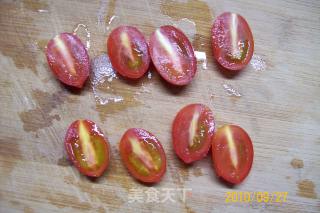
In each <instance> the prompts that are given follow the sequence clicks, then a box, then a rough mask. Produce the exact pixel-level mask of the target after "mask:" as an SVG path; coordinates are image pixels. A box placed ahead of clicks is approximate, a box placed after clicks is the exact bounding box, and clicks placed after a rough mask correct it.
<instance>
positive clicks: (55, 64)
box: [46, 33, 90, 88]
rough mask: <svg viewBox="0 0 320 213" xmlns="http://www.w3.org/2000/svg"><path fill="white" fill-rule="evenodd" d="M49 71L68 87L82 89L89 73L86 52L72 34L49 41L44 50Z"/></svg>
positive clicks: (60, 35) (63, 34) (65, 34)
mask: <svg viewBox="0 0 320 213" xmlns="http://www.w3.org/2000/svg"><path fill="white" fill-rule="evenodd" d="M46 56H47V61H48V64H49V67H50V69H51V71H52V72H53V73H54V74H55V75H56V77H57V78H58V79H59V80H60V81H61V82H63V83H64V84H67V85H69V86H73V87H77V88H82V87H83V85H84V82H85V81H86V80H87V78H88V76H89V71H90V62H89V56H88V53H87V50H86V48H85V46H84V45H83V43H82V42H81V40H80V39H79V38H78V37H77V36H76V35H74V34H71V33H61V34H59V35H57V36H55V37H54V38H53V39H51V40H50V41H49V42H48V44H47V48H46Z"/></svg>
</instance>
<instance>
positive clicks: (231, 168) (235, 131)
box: [212, 125, 253, 184]
mask: <svg viewBox="0 0 320 213" xmlns="http://www.w3.org/2000/svg"><path fill="white" fill-rule="evenodd" d="M212 160H213V165H214V168H215V171H216V174H217V176H219V177H221V178H223V179H224V180H226V181H227V182H229V183H232V184H239V183H241V182H242V181H243V180H244V179H245V178H246V177H247V176H248V174H249V172H250V170H251V166H252V162H253V145H252V142H251V139H250V137H249V135H248V134H247V133H246V132H245V130H243V129H242V128H241V127H239V126H235V125H225V126H223V127H221V128H219V129H218V131H217V132H216V133H215V134H214V136H213V140H212Z"/></svg>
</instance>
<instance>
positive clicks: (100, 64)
mask: <svg viewBox="0 0 320 213" xmlns="http://www.w3.org/2000/svg"><path fill="white" fill-rule="evenodd" d="M117 78H118V77H117V74H116V72H115V71H114V69H113V67H112V65H111V62H110V60H109V57H108V56H107V55H106V54H102V55H100V56H97V57H95V58H94V59H93V60H92V72H91V75H90V80H91V86H92V90H93V94H94V97H95V99H96V101H97V102H98V103H99V104H101V105H105V104H108V103H110V102H113V103H118V102H122V101H124V98H123V97H122V96H121V95H117V94H116V93H115V90H114V89H113V88H112V86H111V85H112V81H113V80H114V79H117Z"/></svg>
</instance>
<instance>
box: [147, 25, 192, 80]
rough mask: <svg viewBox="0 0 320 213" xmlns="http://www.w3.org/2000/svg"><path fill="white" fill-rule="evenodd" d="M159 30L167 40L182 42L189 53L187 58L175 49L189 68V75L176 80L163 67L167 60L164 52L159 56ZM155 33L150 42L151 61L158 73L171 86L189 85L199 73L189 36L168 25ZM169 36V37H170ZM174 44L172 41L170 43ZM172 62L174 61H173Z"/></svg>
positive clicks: (186, 74)
mask: <svg viewBox="0 0 320 213" xmlns="http://www.w3.org/2000/svg"><path fill="white" fill-rule="evenodd" d="M157 30H160V31H161V33H163V34H164V35H166V36H167V38H169V40H170V39H175V40H176V41H178V42H180V43H181V44H183V46H184V48H185V50H186V52H187V55H188V56H187V58H183V57H182V56H181V53H180V52H179V51H178V50H177V49H175V50H174V51H175V52H176V53H177V52H178V54H179V56H178V57H179V58H180V59H182V60H184V64H185V66H186V67H187V73H185V74H183V75H182V76H180V77H179V79H174V78H172V77H170V76H172V75H171V74H170V73H169V72H170V71H168V69H166V70H165V68H164V67H163V66H164V65H163V64H164V61H166V60H167V59H166V58H164V56H163V54H164V53H163V51H162V53H161V54H158V52H161V50H160V47H159V42H158V41H157V36H156V32H157ZM157 30H156V31H155V32H153V33H152V35H151V37H150V42H149V52H150V56H151V60H152V62H153V64H154V66H155V68H156V70H157V71H158V73H159V74H160V75H161V76H162V78H163V79H165V80H166V81H167V82H169V83H170V84H173V85H176V86H184V85H187V84H189V83H190V82H191V81H192V79H193V78H194V76H195V74H196V72H197V60H196V57H195V54H194V50H193V47H192V45H191V43H190V41H189V39H188V38H187V36H186V35H185V34H184V33H183V32H182V31H181V30H179V29H177V28H175V27H173V26H170V25H166V26H161V27H160V28H159V29H157ZM168 35H169V36H168ZM170 42H171V44H172V41H170ZM171 61H173V60H172V59H171Z"/></svg>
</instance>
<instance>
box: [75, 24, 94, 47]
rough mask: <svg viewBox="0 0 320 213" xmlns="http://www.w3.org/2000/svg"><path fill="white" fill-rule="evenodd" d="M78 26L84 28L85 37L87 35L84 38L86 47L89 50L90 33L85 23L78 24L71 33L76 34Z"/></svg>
mask: <svg viewBox="0 0 320 213" xmlns="http://www.w3.org/2000/svg"><path fill="white" fill-rule="evenodd" d="M80 28H83V29H84V30H85V32H86V34H87V35H86V37H87V39H86V49H87V50H89V49H90V46H91V44H90V43H91V33H90V31H89V28H88V26H87V25H85V24H78V25H77V27H76V28H75V29H74V30H73V34H75V35H77V32H78V30H79V29H80Z"/></svg>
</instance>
